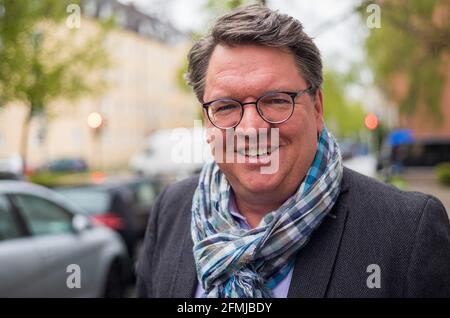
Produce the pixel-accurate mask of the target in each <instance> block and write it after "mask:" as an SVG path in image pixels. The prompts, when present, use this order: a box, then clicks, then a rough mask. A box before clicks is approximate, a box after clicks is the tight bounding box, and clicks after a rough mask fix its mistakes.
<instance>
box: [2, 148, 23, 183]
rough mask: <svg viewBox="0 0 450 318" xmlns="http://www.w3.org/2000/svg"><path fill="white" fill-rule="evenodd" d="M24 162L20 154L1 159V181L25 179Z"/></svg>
mask: <svg viewBox="0 0 450 318" xmlns="http://www.w3.org/2000/svg"><path fill="white" fill-rule="evenodd" d="M23 168H24V167H23V161H22V157H21V156H20V155H18V154H15V155H12V156H9V157H2V158H0V179H15V180H17V179H21V178H23V174H24V171H23Z"/></svg>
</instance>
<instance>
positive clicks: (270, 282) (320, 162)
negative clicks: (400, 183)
mask: <svg viewBox="0 0 450 318" xmlns="http://www.w3.org/2000/svg"><path fill="white" fill-rule="evenodd" d="M342 171H343V167H342V159H341V155H340V151H339V147H338V144H337V142H336V140H335V138H334V137H333V135H331V134H330V133H329V132H328V131H327V130H326V129H325V128H324V129H323V130H322V132H321V134H320V136H319V141H318V146H317V151H316V154H315V157H314V160H313V163H312V165H311V167H310V168H309V170H308V172H307V174H306V177H305V178H304V180H303V182H302V183H301V185H300V186H299V188H298V190H297V192H296V193H295V194H294V195H293V196H292V197H290V198H289V199H288V200H287V201H286V202H284V203H283V204H282V205H281V206H280V207H279V208H278V209H277V210H275V211H272V212H269V213H267V214H266V215H265V216H264V217H263V218H262V220H261V222H260V224H259V225H258V227H256V228H254V229H251V230H248V229H247V230H246V229H243V228H241V227H240V226H239V224H238V222H237V221H236V220H235V219H234V218H233V216H232V215H231V214H230V212H229V200H230V191H231V188H230V184H229V183H228V181H227V179H226V177H225V175H224V174H223V173H222V171H221V170H220V169H219V167H218V165H217V164H216V163H215V162H212V163H209V164H207V165H205V166H204V167H203V169H202V172H201V174H200V179H199V183H198V186H197V189H196V191H195V194H194V197H193V202H192V223H191V235H192V239H193V242H194V258H195V263H196V268H197V275H198V279H199V281H200V282H201V284H202V287H203V289H204V290H205V295H206V296H207V297H220V298H228V297H232V298H236V297H239V298H241V297H244V298H245V297H271V296H272V289H273V288H274V287H275V286H276V285H277V284H278V283H279V282H280V281H281V280H283V278H284V277H285V276H286V275H287V274H288V273H289V272H290V270H291V269H292V267H293V266H294V261H295V255H296V253H297V252H298V251H299V250H300V249H301V248H302V247H303V246H305V244H306V243H307V242H308V240H309V238H310V236H311V234H312V232H313V231H314V230H315V229H316V228H317V227H318V226H319V225H320V223H321V222H322V220H323V219H324V217H325V216H326V215H327V214H328V212H329V211H330V210H331V209H332V207H333V205H334V203H335V202H336V200H337V197H338V195H339V190H340V184H341V179H342Z"/></svg>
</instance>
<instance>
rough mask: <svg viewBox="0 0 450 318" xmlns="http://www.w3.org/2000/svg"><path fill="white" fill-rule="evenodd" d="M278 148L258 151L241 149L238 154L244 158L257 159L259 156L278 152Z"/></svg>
mask: <svg viewBox="0 0 450 318" xmlns="http://www.w3.org/2000/svg"><path fill="white" fill-rule="evenodd" d="M277 149H278V148H274V149H270V150H269V149H266V150H263V149H256V148H250V149H247V150H245V149H239V150H238V153H239V154H240V155H242V156H249V157H257V156H265V155H268V154H270V153H272V152H274V151H275V150H277Z"/></svg>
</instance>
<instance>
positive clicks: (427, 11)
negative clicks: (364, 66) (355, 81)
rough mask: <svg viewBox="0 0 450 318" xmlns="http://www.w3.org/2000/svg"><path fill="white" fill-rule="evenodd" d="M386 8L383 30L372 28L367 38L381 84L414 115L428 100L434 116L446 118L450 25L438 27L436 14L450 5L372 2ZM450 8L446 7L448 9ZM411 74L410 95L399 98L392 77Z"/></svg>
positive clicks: (415, 1)
mask: <svg viewBox="0 0 450 318" xmlns="http://www.w3.org/2000/svg"><path fill="white" fill-rule="evenodd" d="M373 2H375V3H377V4H378V5H380V8H381V21H382V26H381V28H374V29H370V34H369V36H368V38H367V40H366V51H367V55H368V61H369V64H370V66H371V67H372V69H373V71H374V74H375V81H376V83H377V84H378V85H379V86H380V87H381V88H382V89H383V91H384V92H385V93H386V94H387V96H388V97H390V98H391V99H393V100H394V101H396V102H398V104H399V105H400V110H401V112H403V113H405V114H412V113H414V112H415V111H416V109H417V106H418V103H420V102H424V103H425V105H426V106H427V107H428V109H429V112H428V113H430V114H432V115H433V116H432V119H434V120H435V121H436V122H438V123H439V122H440V121H441V120H442V117H441V111H440V110H441V107H440V106H441V105H440V103H441V97H442V92H443V83H444V74H443V72H442V66H443V56H444V54H446V53H447V54H448V53H449V51H450V25H449V21H448V20H447V21H446V22H445V25H439V26H438V25H436V24H435V23H433V21H432V15H433V12H434V10H435V8H436V6H437V5H445V7H446V9H447V10H450V4H449V2H446V1H439V0H429V1H423V0H410V1H392V0H390V1H370V3H373ZM368 4H369V1H364V2H363V3H362V5H361V6H360V14H361V16H362V17H363V19H365V18H366V16H367V13H366V11H365V6H366V5H368ZM445 7H442V8H444V9H445ZM399 74H400V75H405V76H406V78H407V79H408V84H409V85H408V86H409V87H408V93H407V95H406V96H405V97H404V98H402V99H401V100H398V98H396V96H395V93H394V89H393V87H392V78H393V77H394V76H396V75H399Z"/></svg>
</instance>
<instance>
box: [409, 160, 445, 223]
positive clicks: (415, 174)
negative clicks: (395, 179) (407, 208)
mask: <svg viewBox="0 0 450 318" xmlns="http://www.w3.org/2000/svg"><path fill="white" fill-rule="evenodd" d="M402 177H403V178H404V179H405V181H406V182H407V189H406V190H408V191H420V192H424V193H428V194H431V195H433V196H435V197H437V198H438V199H439V200H441V201H442V203H443V204H444V206H445V209H446V210H447V214H448V215H449V217H450V187H445V186H443V185H441V184H440V183H438V181H437V178H436V174H435V172H434V170H433V168H410V169H407V170H406V171H405V172H404V173H402Z"/></svg>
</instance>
